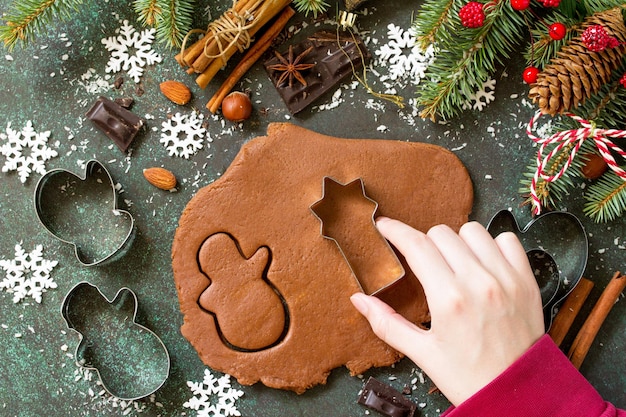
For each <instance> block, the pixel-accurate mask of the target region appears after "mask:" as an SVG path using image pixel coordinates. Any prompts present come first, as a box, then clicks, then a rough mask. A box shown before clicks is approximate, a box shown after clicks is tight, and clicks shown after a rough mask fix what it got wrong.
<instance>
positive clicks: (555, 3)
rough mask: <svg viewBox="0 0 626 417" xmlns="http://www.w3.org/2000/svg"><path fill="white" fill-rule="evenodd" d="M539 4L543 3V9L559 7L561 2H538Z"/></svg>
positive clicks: (540, 0) (549, 0) (542, 0)
mask: <svg viewBox="0 0 626 417" xmlns="http://www.w3.org/2000/svg"><path fill="white" fill-rule="evenodd" d="M539 2H540V3H543V6H544V7H559V4H560V3H561V0H539Z"/></svg>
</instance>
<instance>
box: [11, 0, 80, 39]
mask: <svg viewBox="0 0 626 417" xmlns="http://www.w3.org/2000/svg"><path fill="white" fill-rule="evenodd" d="M80 4H82V0H16V1H14V2H13V4H12V5H11V6H10V10H9V11H8V12H7V13H6V15H5V16H4V17H5V19H6V24H5V25H4V26H0V39H1V40H2V41H3V42H4V45H5V47H6V48H7V49H9V50H12V49H13V48H14V47H15V45H16V44H17V43H18V42H21V43H22V44H23V45H25V44H27V43H29V42H31V41H32V40H33V39H34V38H35V36H36V35H38V34H40V33H42V32H43V31H44V30H45V29H47V26H48V25H49V24H50V22H51V21H52V20H53V18H55V17H58V18H61V19H67V18H69V17H71V15H72V12H76V11H77V10H78V6H79V5H80Z"/></svg>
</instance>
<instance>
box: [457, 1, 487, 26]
mask: <svg viewBox="0 0 626 417" xmlns="http://www.w3.org/2000/svg"><path fill="white" fill-rule="evenodd" d="M459 17H460V18H461V24H462V25H463V26H465V27H466V28H470V29H473V28H479V27H481V26H482V25H483V22H484V21H485V12H484V11H483V4H482V3H479V2H477V1H470V2H469V3H467V4H466V5H465V6H463V7H461V10H459Z"/></svg>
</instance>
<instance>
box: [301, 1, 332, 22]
mask: <svg viewBox="0 0 626 417" xmlns="http://www.w3.org/2000/svg"><path fill="white" fill-rule="evenodd" d="M293 4H294V6H296V10H297V11H299V12H301V13H304V15H305V16H308V15H309V13H313V17H314V18H315V17H317V14H318V13H324V12H325V11H326V10H328V7H329V4H328V3H326V1H324V0H293Z"/></svg>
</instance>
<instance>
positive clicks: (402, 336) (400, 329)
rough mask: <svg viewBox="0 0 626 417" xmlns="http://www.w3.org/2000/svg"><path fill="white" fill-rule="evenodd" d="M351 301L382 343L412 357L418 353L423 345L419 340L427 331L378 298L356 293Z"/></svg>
mask: <svg viewBox="0 0 626 417" xmlns="http://www.w3.org/2000/svg"><path fill="white" fill-rule="evenodd" d="M350 301H352V304H353V305H354V307H355V308H356V309H357V310H358V311H359V313H361V314H362V315H363V316H365V318H366V319H367V321H368V322H369V323H370V326H371V327H372V330H373V331H374V334H376V336H378V337H379V338H380V339H381V340H382V341H384V342H385V343H387V344H388V345H389V346H391V347H392V348H394V349H396V350H398V351H400V352H403V353H405V354H406V355H409V356H411V357H413V356H414V355H415V353H417V352H416V351H417V350H418V349H419V347H420V345H421V343H419V340H420V338H421V337H422V336H423V335H424V334H425V333H426V331H425V330H422V329H420V328H419V327H417V326H415V325H414V324H413V323H411V322H410V321H408V320H407V319H405V318H404V317H402V316H401V315H400V314H398V313H396V311H395V310H394V309H393V308H391V307H390V306H389V305H387V304H386V303H385V302H383V301H381V300H379V299H378V298H376V297H373V296H369V295H365V294H363V293H355V294H353V295H352V296H351V297H350ZM416 342H418V343H416ZM416 356H417V355H416Z"/></svg>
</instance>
